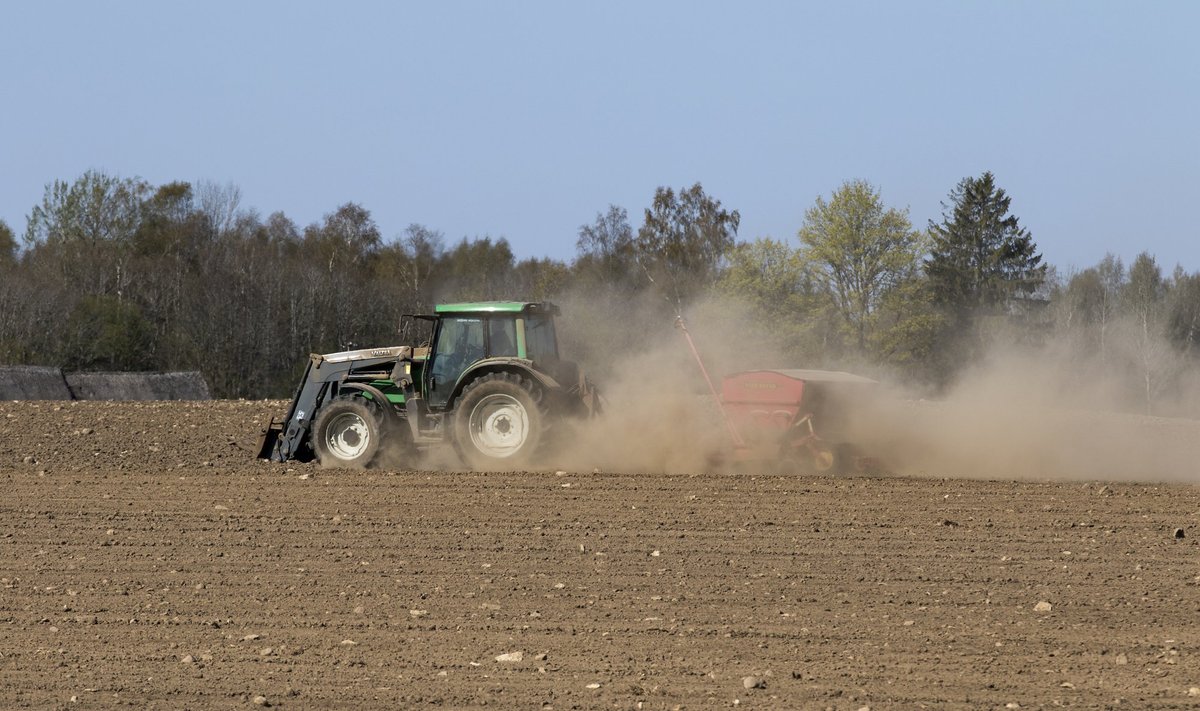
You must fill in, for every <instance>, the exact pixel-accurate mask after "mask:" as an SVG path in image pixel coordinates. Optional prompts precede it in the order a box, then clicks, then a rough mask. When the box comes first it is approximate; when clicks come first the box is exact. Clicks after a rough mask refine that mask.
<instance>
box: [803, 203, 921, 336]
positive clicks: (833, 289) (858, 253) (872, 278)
mask: <svg viewBox="0 0 1200 711" xmlns="http://www.w3.org/2000/svg"><path fill="white" fill-rule="evenodd" d="M800 242H801V243H802V244H803V245H804V248H803V251H802V254H803V256H804V258H805V259H807V260H808V261H809V262H811V263H812V264H813V265H814V266H815V267H816V274H817V275H818V277H819V278H820V280H821V283H822V284H823V285H824V286H825V288H826V289H827V290H828V291H829V293H830V295H831V296H832V298H833V303H834V304H835V305H836V307H837V314H838V316H839V318H840V319H841V321H842V323H843V324H844V326H845V328H846V329H847V330H848V331H849V332H850V334H851V338H852V340H853V342H854V343H855V345H856V348H857V350H858V352H859V354H865V353H866V352H867V345H868V341H869V340H870V337H871V335H872V331H873V329H874V320H875V314H876V312H877V311H878V310H879V308H880V306H881V304H882V302H883V299H884V297H885V296H886V295H887V293H888V292H889V291H890V290H892V289H894V288H896V287H897V286H898V285H899V284H901V283H903V282H905V281H907V280H910V279H912V278H913V277H914V276H915V275H916V273H917V271H918V268H919V266H920V259H921V256H922V253H923V250H924V244H923V241H922V237H921V235H920V233H918V232H916V231H915V230H913V228H912V223H910V222H909V220H908V211H907V210H897V209H895V208H888V207H885V206H884V204H883V199H882V198H881V197H880V195H879V191H878V190H877V189H876V188H874V187H873V186H872V185H871V184H870V183H868V182H866V181H863V180H851V181H847V182H846V183H843V184H842V186H841V187H840V188H838V189H837V190H835V191H834V193H833V195H832V197H831V198H830V200H829V201H828V202H827V201H826V200H825V199H824V198H823V197H818V198H817V201H816V203H815V204H814V205H813V206H812V207H811V208H809V209H808V211H807V212H806V213H805V216H804V226H803V227H801V228H800Z"/></svg>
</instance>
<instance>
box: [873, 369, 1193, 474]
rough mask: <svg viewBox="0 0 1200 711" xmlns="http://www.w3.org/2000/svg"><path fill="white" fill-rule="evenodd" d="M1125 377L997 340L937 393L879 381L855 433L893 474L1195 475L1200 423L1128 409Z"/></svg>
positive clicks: (1130, 406)
mask: <svg viewBox="0 0 1200 711" xmlns="http://www.w3.org/2000/svg"><path fill="white" fill-rule="evenodd" d="M1129 379H1130V373H1128V372H1116V371H1113V370H1110V369H1105V368H1096V367H1093V368H1087V369H1086V370H1082V369H1081V368H1080V366H1079V363H1078V361H1077V359H1076V357H1074V356H1073V355H1072V354H1071V352H1070V350H1069V349H1066V348H1061V347H1057V346H1054V345H1050V346H1043V347H1039V348H1020V347H1006V346H996V347H994V348H993V349H992V352H991V353H990V354H989V355H988V356H987V357H985V358H984V360H983V361H982V362H981V363H980V364H979V365H978V366H976V367H973V368H969V369H967V370H966V371H965V372H964V373H963V374H962V376H961V377H960V378H959V379H958V381H957V384H956V385H955V386H954V387H953V388H952V389H951V390H950V391H949V392H948V393H947V394H946V395H945V396H944V397H942V398H939V399H937V400H933V399H921V398H916V397H912V396H911V395H910V396H908V397H905V396H904V395H903V390H901V389H899V388H894V387H893V388H892V389H891V392H890V393H887V392H886V390H887V388H885V396H884V397H880V398H879V399H878V400H877V401H876V402H875V403H874V406H873V407H871V408H868V411H866V412H863V413H861V416H860V417H858V418H856V423H857V426H856V436H857V437H859V438H860V441H861V443H862V445H863V447H864V448H865V449H866V450H868V451H870V452H872V453H873V454H874V455H875V456H878V457H879V458H880V459H881V461H882V463H884V464H885V465H886V466H887V467H888V469H889V470H891V471H895V472H897V473H901V474H909V475H918V476H947V477H970V478H992V479H1014V478H1015V479H1044V480H1058V481H1061V480H1082V481H1093V480H1105V481H1142V482H1156V481H1161V482H1165V481H1184V482H1200V421H1197V420H1193V419H1184V418H1171V417H1160V416H1150V415H1144V414H1135V412H1134V411H1136V409H1137V408H1138V405H1139V404H1140V403H1138V402H1137V401H1136V399H1135V398H1132V397H1130V395H1129V388H1128V387H1127V385H1126V384H1127V382H1128V381H1129ZM1187 390H1188V389H1187V388H1184V389H1182V390H1181V391H1180V393H1181V394H1182V393H1183V392H1186V391H1187ZM1163 409H1164V410H1170V409H1179V408H1169V407H1164V408H1163Z"/></svg>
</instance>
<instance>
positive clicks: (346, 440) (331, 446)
mask: <svg viewBox="0 0 1200 711" xmlns="http://www.w3.org/2000/svg"><path fill="white" fill-rule="evenodd" d="M312 432H313V433H312V441H313V449H315V450H316V452H317V459H318V460H320V462H321V466H324V467H342V468H345V469H365V468H367V467H368V466H370V464H371V461H372V460H373V459H375V455H376V454H378V453H379V446H380V445H381V444H382V442H383V422H382V418H380V417H379V416H378V415H377V414H376V413H375V410H374V409H372V408H371V407H370V406H369V405H367V404H366V403H365V402H364V401H363V399H362V398H338V399H337V400H334V401H333V402H331V403H329V404H328V405H326V406H325V407H323V408H321V411H320V412H318V413H317V419H316V421H315V422H313V430H312Z"/></svg>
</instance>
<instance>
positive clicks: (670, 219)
mask: <svg viewBox="0 0 1200 711" xmlns="http://www.w3.org/2000/svg"><path fill="white" fill-rule="evenodd" d="M740 222H741V216H740V215H739V214H738V211H737V210H733V211H730V210H726V209H724V208H722V207H721V201H719V200H717V199H715V198H712V197H709V196H708V195H706V194H705V193H704V188H703V187H701V185H700V183H696V184H695V185H693V186H692V187H690V188H687V189H685V190H681V191H680V192H679V193H676V192H675V191H674V190H672V189H671V188H664V187H660V188H658V189H657V190H655V192H654V201H653V202H652V203H651V205H650V207H648V208H646V216H645V222H644V223H643V224H642V227H641V229H639V230H638V235H637V240H636V243H635V252H636V255H637V259H638V260H639V262H640V263H641V266H642V267H643V268H644V269H645V270H646V273H647V274H648V275H650V277H651V278H652V279H654V280H655V282H656V283H657V284H658V285H659V287H660V288H662V289H663V290H664V291H665V294H666V296H668V297H669V298H670V299H672V300H673V301H675V302H676V304H679V303H682V302H685V301H688V300H690V299H691V298H693V297H694V296H696V295H697V294H698V293H700V292H701V291H702V290H704V289H706V288H709V287H711V286H713V285H714V284H715V283H716V281H717V277H718V276H719V275H720V272H721V267H722V266H723V265H724V261H725V259H726V257H727V256H728V255H729V251H730V250H731V249H732V248H733V245H734V242H735V239H736V237H737V229H738V224H739V223H740Z"/></svg>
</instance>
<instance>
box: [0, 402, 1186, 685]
mask: <svg viewBox="0 0 1200 711" xmlns="http://www.w3.org/2000/svg"><path fill="white" fill-rule="evenodd" d="M282 409H283V404H281V403H262V402H211V403H153V404H150V403H144V404H133V403H126V404H111V403H95V402H80V403H50V402H38V403H0V486H3V489H4V493H3V497H2V498H0V516H2V517H3V519H2V520H3V527H2V529H0V708H23V707H37V708H47V707H62V708H90V707H113V706H125V707H134V708H210V707H219V708H229V707H253V706H255V705H256V704H257V705H259V706H265V705H269V706H271V707H278V708H365V707H373V708H408V707H415V706H444V707H455V708H457V707H474V706H489V707H494V708H521V709H527V708H535V709H536V708H555V709H570V708H621V709H627V708H645V709H661V708H667V709H671V708H677V707H681V708H722V707H731V706H734V705H739V706H741V707H750V708H787V709H793V708H795V709H807V708H813V709H825V708H833V709H861V708H863V707H869V708H871V709H913V708H924V707H929V708H962V709H988V708H998V709H1004V708H1017V705H1019V707H1020V708H1023V709H1029V708H1054V707H1059V706H1067V707H1074V708H1107V707H1117V706H1120V707H1122V708H1135V709H1145V708H1175V707H1193V706H1194V705H1196V704H1200V698H1196V697H1200V586H1198V580H1200V558H1198V557H1197V552H1198V548H1197V541H1198V540H1200V525H1198V521H1197V516H1198V512H1200V495H1198V491H1197V489H1196V488H1194V487H1193V486H1189V485H1185V484H1171V485H1155V484H1134V483H1119V482H1108V483H1106V482H1081V481H1076V482H1057V483H1056V482H1030V481H1019V480H1018V479H1019V476H1018V474H1019V473H1014V479H1013V480H987V481H978V480H971V479H966V478H946V479H941V478H904V477H867V476H858V477H849V478H833V477H798V476H779V475H773V474H770V473H762V474H748V473H742V474H727V473H724V474H711V473H695V474H661V473H653V472H651V473H643V472H592V471H590V470H589V471H586V472H577V471H567V472H558V471H555V470H550V471H540V472H520V473H487V474H479V473H469V472H432V471H370V472H352V471H341V470H321V469H319V468H317V467H316V466H314V465H279V464H270V463H266V462H257V461H254V460H252V459H251V458H250V457H251V452H250V450H251V449H252V447H253V443H254V439H255V436H256V434H257V432H258V430H259V428H260V427H261V426H262V425H263V424H264V423H265V421H266V419H267V417H268V416H269V415H271V414H278V413H280V412H281V411H282ZM947 474H954V475H957V474H965V475H969V474H970V472H947ZM748 687H749V688H748Z"/></svg>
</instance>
